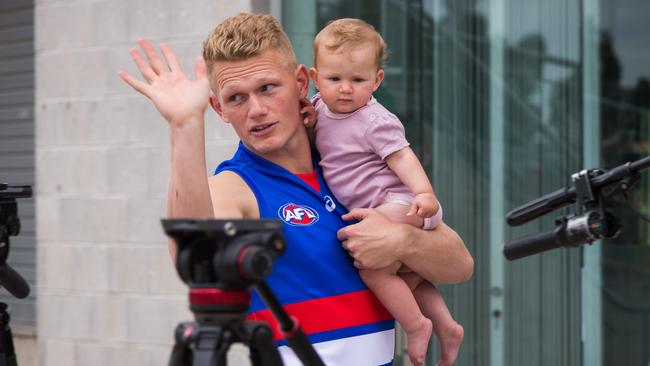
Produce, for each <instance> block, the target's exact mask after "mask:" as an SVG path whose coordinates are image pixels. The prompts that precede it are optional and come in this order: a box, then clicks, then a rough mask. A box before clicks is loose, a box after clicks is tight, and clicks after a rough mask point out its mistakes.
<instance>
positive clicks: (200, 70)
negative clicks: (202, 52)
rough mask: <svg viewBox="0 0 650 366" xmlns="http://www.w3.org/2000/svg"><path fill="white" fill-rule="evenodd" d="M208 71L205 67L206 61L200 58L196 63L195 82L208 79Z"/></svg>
mask: <svg viewBox="0 0 650 366" xmlns="http://www.w3.org/2000/svg"><path fill="white" fill-rule="evenodd" d="M207 73H208V69H207V67H206V66H205V60H204V59H203V57H201V56H199V57H197V58H196V60H195V61H194V80H201V79H204V78H205V77H206V75H207Z"/></svg>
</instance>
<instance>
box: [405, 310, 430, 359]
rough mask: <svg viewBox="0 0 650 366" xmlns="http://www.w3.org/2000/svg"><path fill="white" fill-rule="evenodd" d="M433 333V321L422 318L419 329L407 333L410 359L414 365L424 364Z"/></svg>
mask: <svg viewBox="0 0 650 366" xmlns="http://www.w3.org/2000/svg"><path fill="white" fill-rule="evenodd" d="M432 332H433V325H432V324H431V320H429V319H427V318H425V317H422V320H421V321H420V324H419V325H418V327H417V328H414V329H412V331H410V332H408V331H407V332H406V340H407V343H408V354H409V359H411V363H412V364H413V365H416V366H419V365H422V364H423V363H424V359H425V357H426V356H427V348H429V339H431V333H432Z"/></svg>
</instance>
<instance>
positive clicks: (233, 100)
mask: <svg viewBox="0 0 650 366" xmlns="http://www.w3.org/2000/svg"><path fill="white" fill-rule="evenodd" d="M243 98H244V96H243V95H241V94H234V95H231V96H229V97H228V101H229V102H231V103H236V102H239V101H241V100H242V99H243Z"/></svg>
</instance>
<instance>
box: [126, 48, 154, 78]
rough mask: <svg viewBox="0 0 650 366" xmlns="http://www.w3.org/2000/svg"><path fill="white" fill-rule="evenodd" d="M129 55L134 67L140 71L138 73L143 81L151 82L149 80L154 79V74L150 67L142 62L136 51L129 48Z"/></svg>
mask: <svg viewBox="0 0 650 366" xmlns="http://www.w3.org/2000/svg"><path fill="white" fill-rule="evenodd" d="M129 53H130V54H131V58H132V59H133V62H135V64H136V66H138V70H140V73H141V74H142V76H143V77H144V79H145V80H147V81H148V82H151V80H153V79H154V78H155V77H156V73H155V72H154V71H153V70H152V69H151V66H149V64H148V63H146V62H145V61H144V59H143V58H142V56H140V52H139V51H138V50H137V49H135V48H131V50H130V51H129Z"/></svg>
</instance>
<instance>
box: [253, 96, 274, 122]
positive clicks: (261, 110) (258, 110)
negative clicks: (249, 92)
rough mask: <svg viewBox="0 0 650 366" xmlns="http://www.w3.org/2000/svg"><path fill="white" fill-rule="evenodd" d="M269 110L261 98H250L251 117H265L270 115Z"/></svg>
mask: <svg viewBox="0 0 650 366" xmlns="http://www.w3.org/2000/svg"><path fill="white" fill-rule="evenodd" d="M268 111H269V109H268V107H267V106H266V104H265V103H264V101H263V100H262V98H260V97H259V96H256V95H254V96H252V97H251V98H250V111H249V113H250V116H251V117H253V118H254V117H258V116H263V115H266V114H267V113H268Z"/></svg>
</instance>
